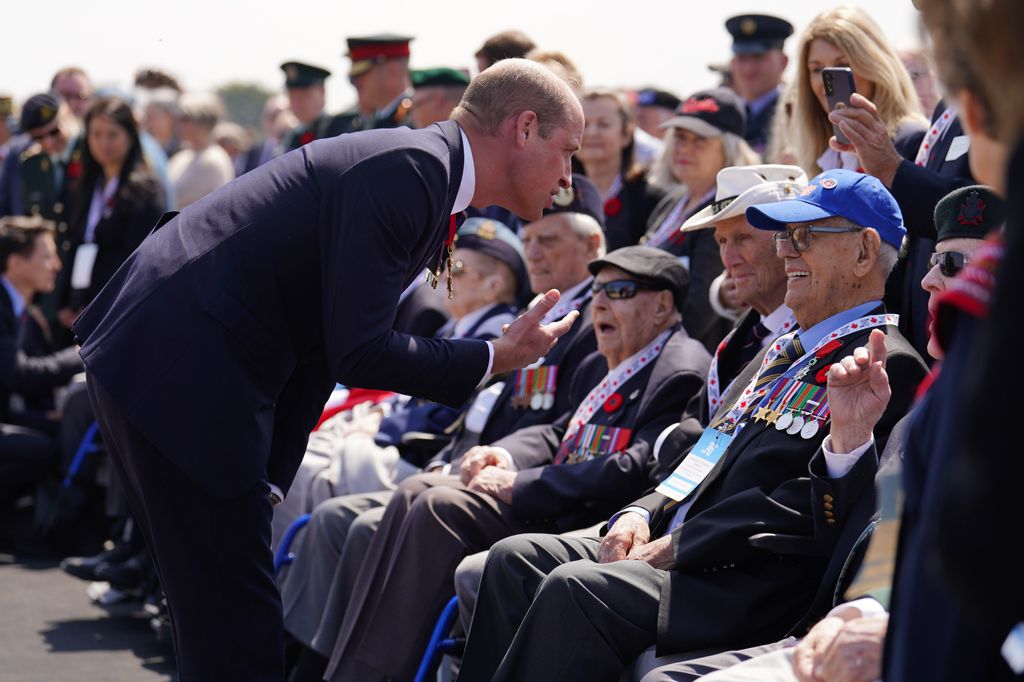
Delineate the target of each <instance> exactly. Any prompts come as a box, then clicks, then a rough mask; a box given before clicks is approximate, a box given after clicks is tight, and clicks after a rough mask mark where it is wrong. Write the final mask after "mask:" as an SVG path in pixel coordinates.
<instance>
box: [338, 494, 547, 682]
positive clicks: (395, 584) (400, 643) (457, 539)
mask: <svg viewBox="0 0 1024 682" xmlns="http://www.w3.org/2000/svg"><path fill="white" fill-rule="evenodd" d="M536 528H537V526H528V525H527V524H526V523H524V522H523V521H520V520H518V519H517V518H516V517H515V515H514V514H513V513H512V509H511V506H510V505H507V504H505V503H504V502H501V501H500V500H498V499H496V498H494V497H491V496H490V495H487V494H485V493H476V492H472V491H470V490H468V489H466V487H465V486H463V485H462V483H461V482H460V481H459V478H458V477H457V476H447V475H443V474H420V475H417V476H413V477H411V478H408V479H406V480H405V481H403V482H402V483H401V485H399V486H398V490H396V491H395V494H394V496H393V497H392V498H391V502H390V503H389V504H388V507H387V510H386V511H385V513H384V518H383V520H382V522H381V525H380V528H379V529H378V531H377V533H376V534H375V535H374V537H373V541H372V542H371V543H370V547H369V549H368V551H367V554H366V558H365V559H364V561H363V564H362V566H361V567H360V570H359V575H358V577H357V579H356V583H355V585H354V589H353V591H352V599H351V601H350V603H349V607H348V611H347V612H346V614H345V618H344V621H343V622H342V625H341V629H340V631H339V633H338V638H337V641H336V644H335V647H334V651H333V653H332V656H331V661H330V664H329V665H328V668H327V679H329V680H332V681H335V680H357V679H358V680H381V679H387V678H389V677H390V678H395V679H398V680H409V679H412V678H413V676H414V674H415V672H416V668H417V666H418V665H419V661H420V659H421V658H422V656H423V651H424V649H425V647H426V644H427V642H428V640H429V639H430V633H431V630H432V629H433V625H434V622H435V621H436V620H437V617H438V615H439V614H440V613H441V611H442V609H443V608H444V605H445V603H446V602H447V601H448V600H449V599H450V598H451V597H452V596H453V595H454V587H453V579H454V575H455V569H456V567H457V566H458V565H459V562H460V561H462V559H463V558H464V557H465V556H467V555H469V554H472V553H474V552H478V551H482V550H484V549H487V548H488V547H490V546H491V545H492V544H493V543H494V542H496V541H498V540H500V539H502V538H505V537H508V536H509V535H514V534H516V533H521V532H524V531H525V530H527V529H536Z"/></svg>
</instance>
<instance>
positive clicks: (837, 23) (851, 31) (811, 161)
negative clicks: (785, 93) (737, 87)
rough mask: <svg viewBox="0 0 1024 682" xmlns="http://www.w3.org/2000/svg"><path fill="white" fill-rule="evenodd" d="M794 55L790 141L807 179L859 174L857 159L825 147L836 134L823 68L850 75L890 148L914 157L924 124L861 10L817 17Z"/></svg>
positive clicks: (905, 80)
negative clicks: (879, 121)
mask: <svg viewBox="0 0 1024 682" xmlns="http://www.w3.org/2000/svg"><path fill="white" fill-rule="evenodd" d="M797 54H798V57H799V61H798V64H797V84H796V87H797V92H796V102H795V105H794V108H793V129H792V132H793V135H792V138H791V140H792V145H793V151H794V153H795V155H796V158H797V162H798V164H799V165H800V166H801V167H802V168H803V169H804V171H805V172H806V173H807V176H808V177H814V176H815V175H817V174H818V173H820V172H822V171H825V170H832V169H834V168H847V169H849V170H859V169H860V160H859V159H858V158H857V156H856V155H855V154H852V153H849V152H843V153H840V152H837V151H835V150H833V149H831V148H830V147H829V145H828V141H829V138H830V137H832V135H833V134H834V133H833V130H832V123H831V122H830V121H829V120H828V113H829V112H828V101H827V100H826V99H825V86H824V84H823V83H822V80H821V71H822V69H824V68H826V67H849V68H850V69H851V70H852V71H853V80H854V84H855V86H856V89H857V92H859V93H860V94H861V95H864V96H865V97H866V98H868V99H869V100H871V101H872V102H874V104H875V106H876V107H877V108H878V113H879V115H880V116H881V118H882V121H884V122H885V125H886V128H887V129H888V130H889V136H890V137H891V139H892V141H893V145H894V146H895V147H896V149H897V150H898V151H899V152H900V154H901V155H902V156H904V157H905V158H909V159H913V158H914V156H915V155H916V154H917V148H918V145H919V144H920V142H921V138H922V137H923V136H924V132H925V129H926V127H927V125H928V121H927V120H926V119H925V118H924V117H923V116H922V115H921V111H920V106H919V104H918V102H917V92H916V91H915V90H914V83H913V81H911V79H910V74H909V73H907V69H906V68H905V67H904V66H903V62H901V61H900V58H899V55H897V54H896V51H895V50H894V49H893V48H892V47H891V46H890V45H889V43H888V41H887V40H886V37H885V35H884V34H883V33H882V29H881V28H880V27H879V26H878V24H876V23H875V21H874V20H873V19H872V18H871V17H870V16H868V14H867V13H866V12H864V10H862V9H858V8H854V7H838V8H836V9H833V10H829V11H827V12H823V13H821V14H819V15H818V16H817V17H815V18H814V20H813V21H811V23H810V25H808V27H807V29H806V30H805V31H804V33H803V36H801V38H800V46H799V48H798V52H797Z"/></svg>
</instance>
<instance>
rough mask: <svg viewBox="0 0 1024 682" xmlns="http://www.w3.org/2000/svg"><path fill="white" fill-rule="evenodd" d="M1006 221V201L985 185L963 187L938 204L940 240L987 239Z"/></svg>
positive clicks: (937, 220)
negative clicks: (987, 236)
mask: <svg viewBox="0 0 1024 682" xmlns="http://www.w3.org/2000/svg"><path fill="white" fill-rule="evenodd" d="M1004 222H1006V204H1005V203H1003V200H1002V199H1000V198H999V197H997V196H996V195H995V194H994V193H993V192H992V189H991V188H989V187H985V186H984V185H970V186H968V187H961V188H960V189H958V190H954V191H952V192H950V193H949V194H947V195H946V196H944V197H942V199H941V200H940V201H939V203H938V204H936V206H935V230H936V231H937V232H938V233H939V236H938V238H937V239H936V240H935V241H937V242H941V241H945V240H947V239H956V238H957V237H966V238H968V239H984V238H985V235H987V234H988V233H989V232H991V231H992V230H994V229H996V228H997V227H1001V226H1002V225H1003V223H1004Z"/></svg>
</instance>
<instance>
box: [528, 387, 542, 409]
mask: <svg viewBox="0 0 1024 682" xmlns="http://www.w3.org/2000/svg"><path fill="white" fill-rule="evenodd" d="M542 407H544V395H543V394H542V393H540V392H539V391H538V392H537V393H534V394H533V397H532V398H530V409H531V410H539V409H541V408H542Z"/></svg>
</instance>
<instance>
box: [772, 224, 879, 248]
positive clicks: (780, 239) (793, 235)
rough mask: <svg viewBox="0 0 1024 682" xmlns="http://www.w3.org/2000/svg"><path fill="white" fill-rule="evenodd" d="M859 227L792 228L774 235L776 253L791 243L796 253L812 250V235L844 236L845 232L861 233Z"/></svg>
mask: <svg viewBox="0 0 1024 682" xmlns="http://www.w3.org/2000/svg"><path fill="white" fill-rule="evenodd" d="M860 230H861V228H859V227H825V226H819V225H800V226H798V227H791V228H789V229H787V230H783V231H782V232H776V233H775V234H773V235H772V239H773V240H774V241H775V253H778V252H779V249H781V248H782V244H783V243H784V242H786V241H787V240H788V241H789V244H790V246H792V247H793V250H794V251H806V250H807V249H809V248H811V235H813V234H842V233H843V232H860Z"/></svg>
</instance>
